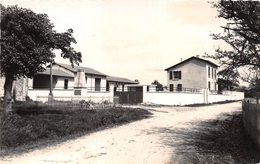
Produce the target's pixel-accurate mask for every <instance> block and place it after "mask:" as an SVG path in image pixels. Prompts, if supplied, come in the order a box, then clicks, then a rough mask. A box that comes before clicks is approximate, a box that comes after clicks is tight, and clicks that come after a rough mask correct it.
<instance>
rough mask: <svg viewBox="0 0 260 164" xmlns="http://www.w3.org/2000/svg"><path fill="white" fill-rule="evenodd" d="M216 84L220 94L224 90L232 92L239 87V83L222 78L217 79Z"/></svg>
mask: <svg viewBox="0 0 260 164" xmlns="http://www.w3.org/2000/svg"><path fill="white" fill-rule="evenodd" d="M217 83H218V91H219V92H222V91H223V90H224V89H226V90H231V91H232V90H234V89H236V88H237V87H238V86H239V83H235V82H234V81H231V80H226V79H223V78H218V81H217Z"/></svg>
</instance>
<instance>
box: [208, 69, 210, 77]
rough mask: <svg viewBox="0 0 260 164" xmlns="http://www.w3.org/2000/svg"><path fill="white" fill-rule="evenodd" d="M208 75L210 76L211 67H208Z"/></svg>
mask: <svg viewBox="0 0 260 164" xmlns="http://www.w3.org/2000/svg"><path fill="white" fill-rule="evenodd" d="M208 76H209V77H210V67H208Z"/></svg>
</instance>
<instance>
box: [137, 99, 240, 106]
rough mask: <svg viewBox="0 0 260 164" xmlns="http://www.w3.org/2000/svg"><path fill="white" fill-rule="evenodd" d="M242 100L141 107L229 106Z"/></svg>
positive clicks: (142, 104)
mask: <svg viewBox="0 0 260 164" xmlns="http://www.w3.org/2000/svg"><path fill="white" fill-rule="evenodd" d="M239 101H241V100H225V101H219V102H213V103H208V104H205V103H196V104H188V105H164V104H154V103H141V104H140V105H141V106H148V107H201V106H210V105H214V104H227V103H233V102H239Z"/></svg>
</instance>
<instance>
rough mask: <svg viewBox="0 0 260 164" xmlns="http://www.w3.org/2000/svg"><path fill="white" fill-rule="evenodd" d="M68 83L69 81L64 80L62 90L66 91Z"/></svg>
mask: <svg viewBox="0 0 260 164" xmlns="http://www.w3.org/2000/svg"><path fill="white" fill-rule="evenodd" d="M68 83H69V80H68V79H64V89H68Z"/></svg>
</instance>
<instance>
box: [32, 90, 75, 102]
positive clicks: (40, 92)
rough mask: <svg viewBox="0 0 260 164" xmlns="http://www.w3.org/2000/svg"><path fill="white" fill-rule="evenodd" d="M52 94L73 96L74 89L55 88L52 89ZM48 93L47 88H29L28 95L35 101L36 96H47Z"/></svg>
mask: <svg viewBox="0 0 260 164" xmlns="http://www.w3.org/2000/svg"><path fill="white" fill-rule="evenodd" d="M52 92H53V96H63V97H64V96H73V95H74V90H73V89H57V90H53V91H52ZM49 93H50V91H49V90H42V89H29V90H28V96H29V97H30V98H31V99H32V100H34V101H36V99H37V96H48V95H49Z"/></svg>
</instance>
